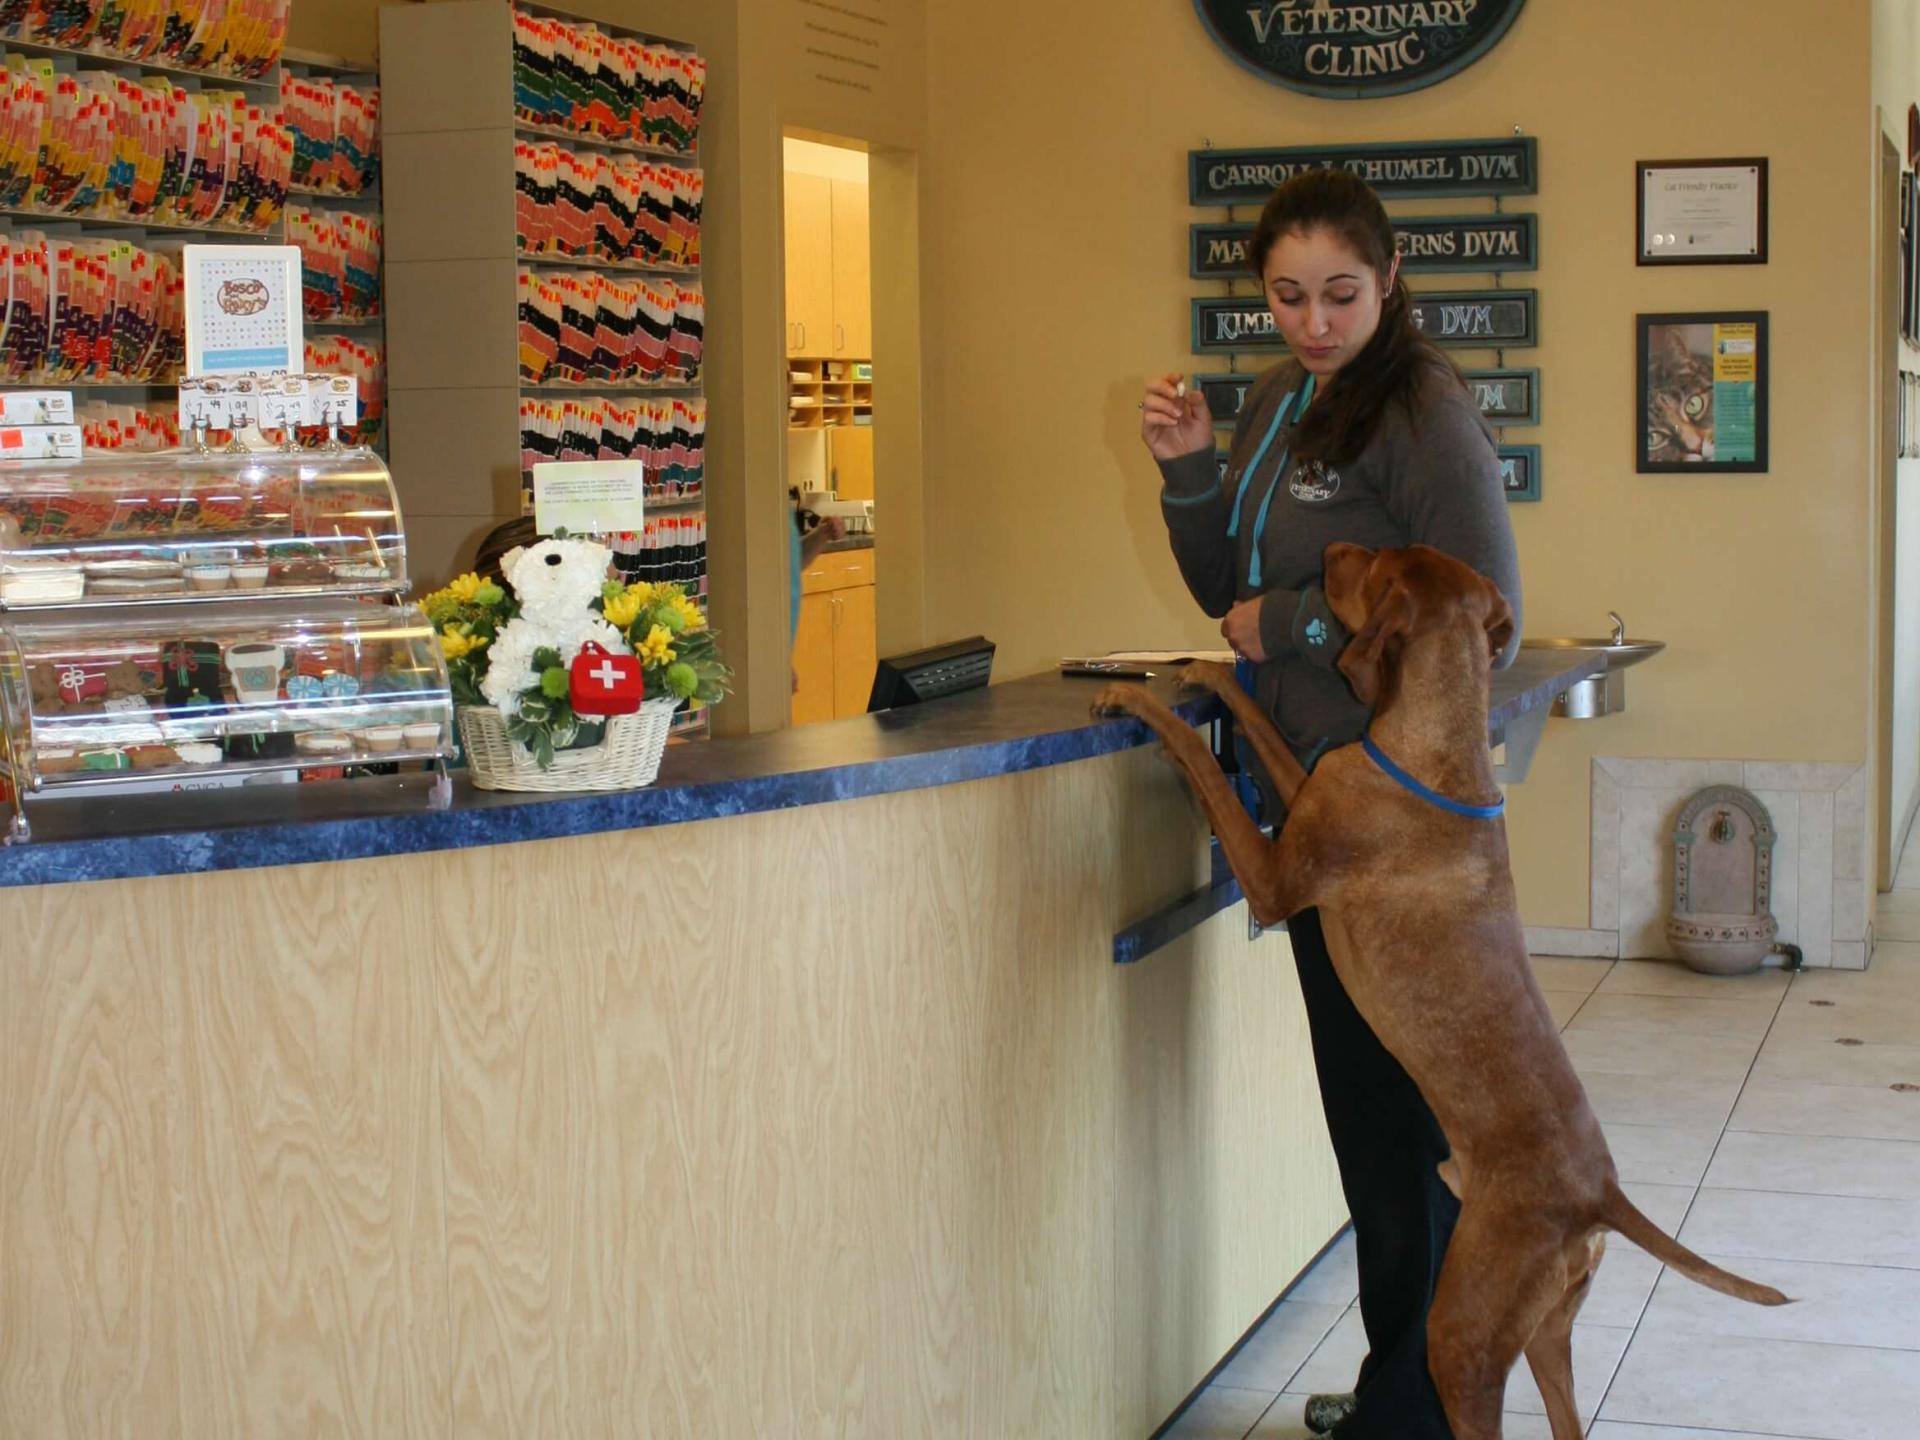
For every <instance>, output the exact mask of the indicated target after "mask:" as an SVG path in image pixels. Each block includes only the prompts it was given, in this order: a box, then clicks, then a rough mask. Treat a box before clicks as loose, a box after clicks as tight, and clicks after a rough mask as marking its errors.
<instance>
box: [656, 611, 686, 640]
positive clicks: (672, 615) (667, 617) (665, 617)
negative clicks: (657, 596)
mask: <svg viewBox="0 0 1920 1440" xmlns="http://www.w3.org/2000/svg"><path fill="white" fill-rule="evenodd" d="M653 618H654V621H655V622H656V623H657V624H661V625H664V626H666V627H667V629H668V630H670V631H671V632H672V633H674V634H675V635H678V634H680V633H682V632H683V631H684V630H685V629H686V628H687V617H686V616H685V615H683V614H681V613H680V612H679V611H678V610H676V609H674V608H673V607H672V606H669V605H662V606H660V607H659V608H658V609H656V610H655V611H654V612H653Z"/></svg>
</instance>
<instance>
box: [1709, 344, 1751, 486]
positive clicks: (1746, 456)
mask: <svg viewBox="0 0 1920 1440" xmlns="http://www.w3.org/2000/svg"><path fill="white" fill-rule="evenodd" d="M1758 328H1759V327H1757V326H1754V325H1716V326H1714V327H1713V443H1714V458H1715V459H1717V460H1734V461H1740V460H1752V459H1753V458H1754V454H1755V449H1756V446H1755V443H1754V390H1755V382H1756V380H1757V379H1758V377H1759V352H1760V341H1759V335H1758Z"/></svg>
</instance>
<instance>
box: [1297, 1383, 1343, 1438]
mask: <svg viewBox="0 0 1920 1440" xmlns="http://www.w3.org/2000/svg"><path fill="white" fill-rule="evenodd" d="M1354 1404H1355V1401H1354V1398H1353V1392H1352V1391H1351V1390H1348V1391H1346V1392H1345V1393H1343V1394H1339V1395H1310V1396H1308V1397H1307V1413H1306V1421H1307V1428H1308V1429H1309V1430H1311V1431H1312V1432H1313V1433H1314V1434H1316V1435H1324V1434H1326V1433H1327V1432H1328V1431H1329V1430H1331V1429H1333V1427H1334V1426H1336V1425H1338V1424H1339V1423H1340V1422H1341V1421H1342V1420H1344V1419H1346V1418H1347V1416H1349V1415H1351V1414H1352V1413H1353V1407H1354Z"/></svg>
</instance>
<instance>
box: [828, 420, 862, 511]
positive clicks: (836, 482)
mask: <svg viewBox="0 0 1920 1440" xmlns="http://www.w3.org/2000/svg"><path fill="white" fill-rule="evenodd" d="M827 483H828V484H829V485H831V486H832V487H833V491H834V493H835V494H836V495H838V496H839V497H840V498H841V499H842V500H871V499H873V427H872V426H871V425H836V426H834V427H833V428H832V429H831V430H829V431H827Z"/></svg>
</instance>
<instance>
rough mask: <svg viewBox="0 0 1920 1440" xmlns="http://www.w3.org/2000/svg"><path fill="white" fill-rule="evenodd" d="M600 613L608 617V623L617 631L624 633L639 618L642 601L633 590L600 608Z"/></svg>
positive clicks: (615, 597)
mask: <svg viewBox="0 0 1920 1440" xmlns="http://www.w3.org/2000/svg"><path fill="white" fill-rule="evenodd" d="M600 613H601V614H603V615H605V616H606V617H607V623H608V624H609V625H611V626H613V627H614V628H615V629H616V630H622V631H624V630H625V629H626V628H627V627H628V626H629V625H631V624H633V622H634V621H635V620H636V619H637V618H639V615H640V601H639V600H638V599H636V598H635V597H634V594H633V592H632V591H631V590H628V591H624V592H622V593H621V594H619V595H616V596H614V597H613V599H611V600H609V601H607V602H606V603H605V604H603V605H602V606H601V607H600Z"/></svg>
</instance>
